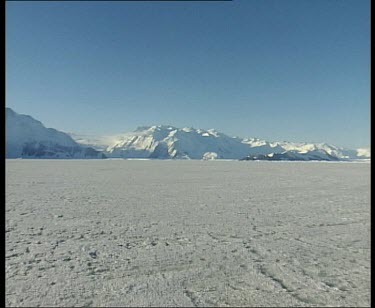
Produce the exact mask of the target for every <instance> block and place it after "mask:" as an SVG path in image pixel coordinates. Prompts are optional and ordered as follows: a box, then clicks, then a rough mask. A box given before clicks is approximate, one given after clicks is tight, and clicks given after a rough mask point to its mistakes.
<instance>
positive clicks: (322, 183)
mask: <svg viewBox="0 0 375 308" xmlns="http://www.w3.org/2000/svg"><path fill="white" fill-rule="evenodd" d="M5 290H6V306H7V307H12V306H13V307H14V306H17V307H21V306H32V307H35V306H49V307H51V306H59V307H62V306H64V307H73V306H81V307H82V306H86V307H88V306H97V307H108V306H111V307H116V306H117V307H119V306H121V307H124V306H133V307H134V306H143V307H146V306H162V307H164V306H185V307H209V306H221V307H224V306H231V307H234V306H246V307H261V306H268V307H269V306H272V307H278V306H282V307H297V306H298V307H304V306H305V307H314V306H319V307H324V306H329V307H334V306H340V307H341V306H350V307H364V306H370V164H369V163H366V162H364V163H350V162H340V163H334V162H326V163H322V162H309V163H306V162H262V161H250V162H245V161H210V160H208V161H202V160H199V161H197V160H195V161H194V160H165V161H163V160H143V161H137V160H7V161H6V289H5Z"/></svg>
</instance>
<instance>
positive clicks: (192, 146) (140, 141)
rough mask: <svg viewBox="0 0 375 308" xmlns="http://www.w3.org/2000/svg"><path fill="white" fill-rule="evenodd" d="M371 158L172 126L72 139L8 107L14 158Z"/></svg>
mask: <svg viewBox="0 0 375 308" xmlns="http://www.w3.org/2000/svg"><path fill="white" fill-rule="evenodd" d="M370 156H371V153H370V149H363V148H362V149H357V150H351V149H344V148H340V147H337V146H334V145H329V144H326V143H321V144H315V143H295V142H286V141H283V142H269V141H265V140H261V139H257V138H247V139H243V138H239V137H230V136H227V135H225V134H223V133H220V132H218V131H216V130H214V129H209V130H204V129H195V128H191V127H185V128H176V127H173V126H170V125H158V126H142V127H138V128H137V129H136V130H135V131H133V132H130V133H123V134H117V135H113V136H95V135H87V134H86V135H82V134H77V133H70V134H67V133H63V132H60V131H57V130H56V129H53V128H46V127H45V126H44V125H43V124H42V123H41V122H39V121H37V120H35V119H33V118H32V117H30V116H28V115H22V114H18V113H16V112H14V111H13V110H12V109H10V108H6V157H8V158H19V157H23V158H104V157H112V158H157V159H205V160H211V159H245V160H253V159H265V160H352V159H369V158H370Z"/></svg>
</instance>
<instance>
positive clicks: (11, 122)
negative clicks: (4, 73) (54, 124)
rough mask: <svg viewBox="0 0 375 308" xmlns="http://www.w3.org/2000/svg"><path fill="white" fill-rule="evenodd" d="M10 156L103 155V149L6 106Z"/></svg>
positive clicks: (8, 152)
mask: <svg viewBox="0 0 375 308" xmlns="http://www.w3.org/2000/svg"><path fill="white" fill-rule="evenodd" d="M6 157H7V158H21V157H22V158H103V157H104V155H103V154H102V153H100V152H99V151H97V150H95V149H93V148H90V147H86V146H81V145H79V144H77V143H76V142H75V141H74V140H73V139H72V137H70V136H69V135H68V134H66V133H63V132H60V131H58V130H56V129H53V128H46V127H45V126H44V125H43V124H42V123H41V122H39V121H37V120H35V119H34V118H32V117H31V116H28V115H23V114H18V113H16V112H14V111H13V110H12V109H11V108H6Z"/></svg>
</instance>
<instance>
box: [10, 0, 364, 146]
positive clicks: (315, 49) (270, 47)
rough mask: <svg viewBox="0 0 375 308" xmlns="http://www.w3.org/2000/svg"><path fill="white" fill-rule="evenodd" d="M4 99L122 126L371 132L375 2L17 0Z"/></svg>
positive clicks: (76, 119) (90, 126) (83, 126)
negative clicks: (373, 7) (374, 7)
mask: <svg viewBox="0 0 375 308" xmlns="http://www.w3.org/2000/svg"><path fill="white" fill-rule="evenodd" d="M6 106H7V107H11V108H13V109H14V110H15V111H16V112H18V113H23V114H29V115H31V116H33V117H34V118H36V119H38V120H40V121H41V122H43V124H45V125H46V126H47V127H53V128H56V129H59V130H62V131H66V132H80V133H96V134H112V133H120V132H125V131H130V130H133V129H135V128H136V127H137V126H140V125H155V124H156V125H157V124H168V125H173V126H177V127H185V126H192V127H195V128H203V129H209V128H215V129H216V130H218V131H221V132H223V133H226V134H228V135H233V136H234V135H236V136H240V137H258V138H264V139H267V140H270V141H275V140H288V141H306V142H327V143H332V144H336V145H340V146H346V147H363V146H369V145H370V2H369V1H368V0H313V1H312V0H282V1H280V0H242V1H241V0H234V1H232V2H188V1H183V2H179V3H178V2H170V1H166V2H151V1H150V2H147V1H142V2H126V1H124V2H111V1H102V2H70V1H67V2H58V1H52V2H37V1H33V2H26V1H25V2H9V1H8V2H6Z"/></svg>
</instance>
